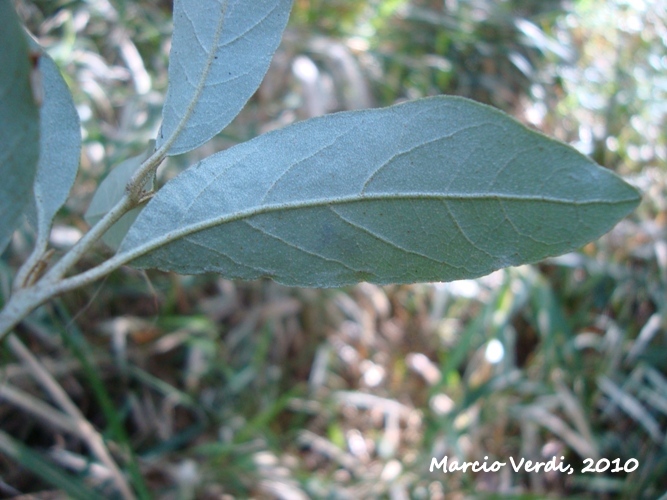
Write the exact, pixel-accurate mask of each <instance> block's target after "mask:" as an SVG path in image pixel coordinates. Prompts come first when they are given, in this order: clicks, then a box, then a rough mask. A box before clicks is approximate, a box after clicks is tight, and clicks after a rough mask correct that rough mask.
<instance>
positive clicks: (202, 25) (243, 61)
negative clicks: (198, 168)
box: [157, 0, 292, 155]
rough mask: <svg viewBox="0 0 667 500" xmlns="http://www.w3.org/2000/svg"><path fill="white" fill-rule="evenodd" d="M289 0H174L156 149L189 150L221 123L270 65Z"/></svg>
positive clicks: (231, 115)
mask: <svg viewBox="0 0 667 500" xmlns="http://www.w3.org/2000/svg"><path fill="white" fill-rule="evenodd" d="M291 6H292V0H253V1H248V0H176V1H175V2H174V36H173V39H172V48H171V54H170V58H169V88H168V90H167V99H166V101H165V105H164V109H163V111H162V128H161V129H160V132H159V134H158V138H157V145H158V148H159V147H162V145H163V144H164V143H165V142H167V141H168V140H170V138H172V136H176V139H175V142H174V143H173V144H172V146H171V148H170V149H169V152H168V154H170V155H176V154H181V153H185V152H187V151H190V150H191V149H194V148H196V147H197V146H200V145H201V144H204V143H205V142H207V141H208V140H209V139H211V137H213V136H214V135H215V134H217V133H218V132H220V131H221V130H222V129H223V128H225V127H226V126H227V125H228V124H229V122H231V121H232V120H233V119H234V117H235V116H236V115H237V114H238V113H239V111H241V108H243V106H244V105H245V103H246V102H247V101H248V99H250V97H251V96H252V94H254V92H255V90H257V87H258V86H259V84H260V83H261V81H262V78H263V77H264V74H265V73H266V70H267V69H268V68H269V63H270V62H271V57H272V56H273V53H274V52H275V50H276V48H277V47H278V44H279V43H280V39H281V37H282V33H283V30H284V29H285V25H286V24H287V19H288V18H289V12H290V8H291Z"/></svg>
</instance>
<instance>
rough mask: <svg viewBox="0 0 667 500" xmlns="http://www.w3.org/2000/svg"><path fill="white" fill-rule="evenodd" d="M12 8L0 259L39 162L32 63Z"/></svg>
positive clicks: (3, 42) (1, 38)
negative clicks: (31, 76) (31, 79)
mask: <svg viewBox="0 0 667 500" xmlns="http://www.w3.org/2000/svg"><path fill="white" fill-rule="evenodd" d="M12 4H13V3H12V2H4V1H3V2H0V19H2V29H0V47H2V49H1V50H0V68H2V69H1V70H0V145H2V146H0V179H2V182H0V253H2V252H3V251H4V250H5V248H6V247H7V244H8V243H9V239H10V238H11V236H12V233H13V232H14V230H15V229H16V227H17V225H18V224H19V222H20V220H21V216H22V215H23V213H24V211H25V208H26V204H27V202H28V200H29V194H30V190H31V189H32V185H33V180H34V178H35V171H36V169H37V159H38V157H39V149H38V147H37V144H38V143H39V112H38V109H37V103H36V102H35V99H34V97H33V88H32V84H31V81H30V75H31V71H32V63H31V60H30V55H29V51H28V44H27V42H26V40H25V36H24V34H23V28H22V27H21V24H20V22H19V19H18V17H17V15H16V12H14V8H13V7H12Z"/></svg>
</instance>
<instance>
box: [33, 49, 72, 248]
mask: <svg viewBox="0 0 667 500" xmlns="http://www.w3.org/2000/svg"><path fill="white" fill-rule="evenodd" d="M29 43H30V45H31V47H32V49H33V50H35V51H39V52H38V53H39V55H40V57H39V62H38V66H37V69H36V70H37V71H38V72H39V79H40V82H41V91H42V105H41V106H40V108H39V123H40V134H39V162H38V164H37V175H36V177H35V183H34V187H33V194H34V198H33V200H32V206H31V210H30V215H31V218H32V219H33V220H32V222H33V224H34V225H35V227H37V238H38V240H40V241H43V242H46V241H47V239H48V234H49V231H50V230H51V223H52V222H53V218H54V217H55V215H56V213H57V212H58V210H60V208H61V207H62V206H63V205H64V204H65V201H67V197H68V196H69V192H70V190H71V189H72V185H73V184H74V179H75V178H76V173H77V170H78V168H79V158H80V156H81V125H80V122H79V114H78V113H77V111H76V108H75V107H74V100H73V99H72V94H71V93H70V91H69V88H68V87H67V84H66V83H65V80H64V79H63V77H62V75H61V74H60V70H59V69H58V66H56V63H55V62H53V59H51V57H49V56H48V55H47V54H46V53H45V52H42V49H41V47H40V46H39V45H38V44H37V42H35V41H33V40H32V39H29Z"/></svg>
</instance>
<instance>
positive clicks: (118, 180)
mask: <svg viewBox="0 0 667 500" xmlns="http://www.w3.org/2000/svg"><path fill="white" fill-rule="evenodd" d="M154 150H155V141H150V143H149V146H148V148H147V150H146V151H145V152H144V153H143V154H140V155H138V156H133V157H132V158H128V159H127V160H125V161H123V162H121V163H119V164H118V165H117V166H116V167H115V168H114V169H113V170H111V172H109V175H107V176H106V177H105V178H104V180H103V181H102V182H101V183H100V185H99V186H98V188H97V191H95V194H94V195H93V199H92V200H90V205H89V206H88V210H87V211H86V214H85V215H84V218H85V219H86V222H87V223H88V224H90V225H91V226H94V225H95V224H97V222H98V221H99V220H100V219H102V217H104V216H105V215H106V214H107V212H109V210H111V209H112V208H113V207H114V206H115V205H116V203H118V202H119V201H120V199H121V198H122V197H123V195H124V194H125V188H126V186H127V184H128V182H130V179H131V178H132V176H133V175H134V173H135V172H136V171H137V170H138V169H139V167H140V166H141V164H142V163H143V162H144V161H145V160H146V159H148V157H149V156H150V155H151V154H152V153H153V151H154ZM144 189H146V190H151V189H153V180H152V179H150V180H149V181H148V182H147V183H146V186H145V188H144ZM142 209H143V207H137V208H134V209H132V210H130V211H129V212H127V213H126V214H125V215H123V216H122V217H121V218H120V219H119V220H118V221H117V222H116V223H115V224H114V225H113V226H111V227H110V228H109V229H108V230H107V232H106V233H104V236H102V241H103V242H104V243H106V244H107V245H109V246H110V247H111V248H113V249H114V250H115V249H117V248H118V246H119V245H120V242H121V241H123V238H124V237H125V235H126V234H127V231H128V229H129V228H130V226H132V223H133V222H134V221H135V219H136V218H137V216H138V215H139V213H140V212H141V210H142Z"/></svg>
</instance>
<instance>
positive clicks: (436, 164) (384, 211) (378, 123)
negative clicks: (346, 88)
mask: <svg viewBox="0 0 667 500" xmlns="http://www.w3.org/2000/svg"><path fill="white" fill-rule="evenodd" d="M638 202H639V195H638V193H637V191H636V190H635V189H634V188H632V187H631V186H629V185H628V184H626V183H625V182H624V181H623V180H622V179H621V178H619V177H618V176H616V175H615V174H614V173H613V172H611V171H609V170H606V169H603V168H601V167H599V166H597V165H596V164H595V163H593V162H592V161H591V160H589V159H588V158H586V157H585V156H583V155H581V154H580V153H578V152H577V151H576V150H574V149H572V148H571V147H569V146H567V145H565V144H561V143H559V142H556V141H554V140H551V139H549V138H547V137H545V136H543V135H541V134H538V133H537V132H534V131H531V130H529V129H527V128H526V127H524V126H523V125H521V124H519V123H518V122H516V121H515V120H513V119H512V118H510V117H508V116H507V115H505V114H504V113H501V112H499V111H497V110H495V109H493V108H490V107H488V106H484V105H481V104H477V103H474V102H472V101H469V100H466V99H462V98H456V97H434V98H428V99H422V100H418V101H413V102H409V103H406V104H401V105H398V106H393V107H390V108H385V109H379V110H368V111H354V112H346V113H339V114H334V115H329V116H325V117H321V118H315V119H312V120H308V121H305V122H301V123H298V124H296V125H292V126H289V127H287V128H285V129H283V130H279V131H276V132H271V133H268V134H265V135H263V136H260V137H258V138H256V139H254V140H252V141H249V142H246V143H243V144H240V145H238V146H235V147H233V148H231V149H229V150H227V151H223V152H221V153H218V154H216V155H213V156H211V157H209V158H207V159H206V160H204V161H202V162H200V163H199V164H198V165H197V166H195V167H192V168H191V169H189V170H186V171H185V172H183V173H182V174H181V175H179V176H178V177H176V178H175V179H173V180H172V181H171V182H169V183H167V184H166V185H165V186H164V187H163V188H162V189H161V190H160V191H159V192H158V193H157V195H156V196H155V197H154V198H153V199H152V200H151V201H150V203H149V204H148V205H147V206H146V208H145V209H144V211H143V212H142V213H141V215H140V216H139V218H138V219H137V220H136V222H135V224H134V225H133V227H132V228H131V229H130V231H129V233H128V234H127V236H126V237H125V240H124V241H123V243H122V244H121V247H120V249H119V254H120V255H119V258H120V259H122V260H125V261H130V260H132V263H133V265H135V266H137V267H140V268H148V267H154V268H159V269H165V270H173V271H177V272H180V273H184V274H190V273H200V272H205V271H215V272H219V273H221V274H222V275H224V276H225V277H228V278H241V279H255V278H259V277H270V278H273V279H274V280H276V281H279V282H281V283H284V284H287V285H295V286H317V287H329V286H340V285H346V284H350V283H354V282H357V281H371V282H374V283H411V282H418V281H449V280H455V279H462V278H472V277H476V276H481V275H484V274H487V273H490V272H491V271H493V270H496V269H499V268H502V267H506V266H512V265H518V264H523V263H529V262H535V261H538V260H541V259H543V258H545V257H549V256H553V255H558V254H561V253H565V252H569V251H572V250H575V249H577V248H579V247H581V246H582V245H583V244H585V243H586V242H588V241H590V240H593V239H595V238H597V237H599V236H600V235H602V234H604V233H605V232H606V231H608V230H609V229H611V227H612V226H613V225H614V224H616V222H618V220H619V219H620V218H621V217H623V216H625V215H627V214H628V213H629V212H630V211H631V210H632V209H634V208H635V207H636V205H637V203H638ZM133 259H136V260H133Z"/></svg>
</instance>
